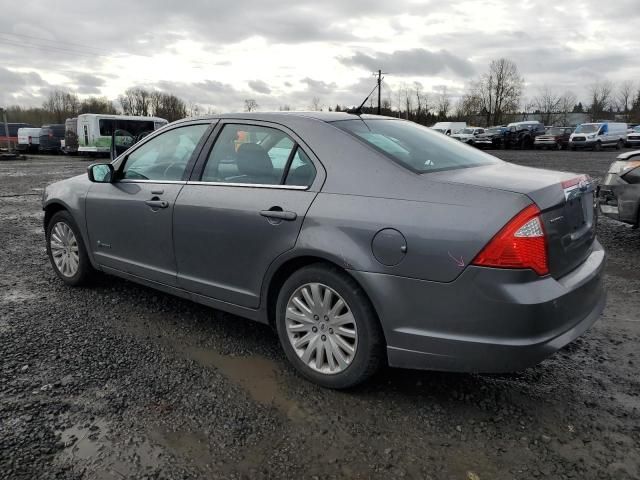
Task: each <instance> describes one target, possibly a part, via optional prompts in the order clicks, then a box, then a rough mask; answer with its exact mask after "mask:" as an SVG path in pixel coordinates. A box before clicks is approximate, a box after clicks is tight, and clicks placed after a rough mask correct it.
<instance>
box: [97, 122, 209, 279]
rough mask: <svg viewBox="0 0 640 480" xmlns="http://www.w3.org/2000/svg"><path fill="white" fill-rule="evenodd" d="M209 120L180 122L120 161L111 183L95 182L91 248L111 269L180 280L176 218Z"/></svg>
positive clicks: (151, 277) (99, 261) (104, 264)
mask: <svg viewBox="0 0 640 480" xmlns="http://www.w3.org/2000/svg"><path fill="white" fill-rule="evenodd" d="M210 125H211V124H210V122H208V123H194V124H190V125H183V126H177V127H175V128H173V129H170V130H167V131H164V132H163V133H160V134H159V135H156V136H154V137H153V138H150V139H149V140H148V141H145V142H144V143H142V144H140V145H139V146H137V147H135V148H134V149H132V151H131V152H130V153H128V154H127V155H126V156H125V157H124V158H123V159H122V160H119V161H118V162H117V163H116V175H115V176H116V178H115V180H114V181H113V182H112V183H94V184H92V186H91V188H90V190H89V192H88V195H87V199H86V219H87V230H88V233H89V239H90V246H89V248H90V249H91V252H92V254H93V257H94V258H95V260H96V261H97V262H98V263H99V264H100V265H101V266H103V267H106V268H107V269H109V268H111V269H115V270H118V271H121V272H126V273H129V274H132V275H135V276H138V277H142V278H145V279H147V280H151V281H155V282H160V283H163V284H167V285H175V284H176V263H175V257H174V253H173V240H172V228H173V224H172V219H173V210H174V204H175V200H176V198H177V196H178V193H179V192H180V190H181V189H182V187H183V186H184V185H185V184H186V179H187V178H188V175H189V173H190V171H191V169H192V168H193V165H194V162H195V158H196V157H197V153H198V151H199V148H200V147H201V144H202V143H203V142H204V137H205V132H206V131H207V129H209V128H210Z"/></svg>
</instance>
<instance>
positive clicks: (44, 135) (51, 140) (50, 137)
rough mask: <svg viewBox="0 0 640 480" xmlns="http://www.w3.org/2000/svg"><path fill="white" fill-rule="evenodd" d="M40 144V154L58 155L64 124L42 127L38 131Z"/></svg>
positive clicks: (62, 138)
mask: <svg viewBox="0 0 640 480" xmlns="http://www.w3.org/2000/svg"><path fill="white" fill-rule="evenodd" d="M39 136H40V144H39V145H38V151H39V152H41V153H54V154H58V153H60V151H61V150H60V149H61V146H62V141H63V140H64V124H62V123H57V124H51V125H43V126H42V128H41V129H40V135H39Z"/></svg>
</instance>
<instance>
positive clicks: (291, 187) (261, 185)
mask: <svg viewBox="0 0 640 480" xmlns="http://www.w3.org/2000/svg"><path fill="white" fill-rule="evenodd" d="M187 185H213V186H219V187H245V188H247V187H248V188H271V189H274V188H277V189H281V190H309V188H311V186H302V185H280V184H275V185H274V184H265V183H230V182H202V181H188V182H187Z"/></svg>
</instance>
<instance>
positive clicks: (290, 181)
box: [284, 147, 316, 187]
mask: <svg viewBox="0 0 640 480" xmlns="http://www.w3.org/2000/svg"><path fill="white" fill-rule="evenodd" d="M314 178H316V167H314V166H313V162H312V161H311V159H310V158H309V157H308V156H307V154H306V153H304V152H303V151H302V149H301V148H300V147H298V149H297V150H296V153H295V155H294V156H293V160H292V161H291V165H290V166H289V171H288V172H287V178H286V180H285V182H284V184H285V185H295V186H298V187H308V186H309V185H311V184H312V183H313V179H314Z"/></svg>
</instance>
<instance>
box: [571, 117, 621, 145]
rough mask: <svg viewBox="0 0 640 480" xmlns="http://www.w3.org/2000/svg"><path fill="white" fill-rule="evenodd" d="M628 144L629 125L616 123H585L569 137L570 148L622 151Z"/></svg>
mask: <svg viewBox="0 0 640 480" xmlns="http://www.w3.org/2000/svg"><path fill="white" fill-rule="evenodd" d="M626 142H627V124H626V123H615V122H597V123H583V124H581V125H578V127H577V128H576V129H575V131H574V132H573V133H572V134H571V137H569V148H571V150H576V149H578V148H591V149H593V150H600V149H602V148H603V147H615V148H617V149H618V150H620V149H621V148H622V147H623V146H624V144H625V143H626Z"/></svg>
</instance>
